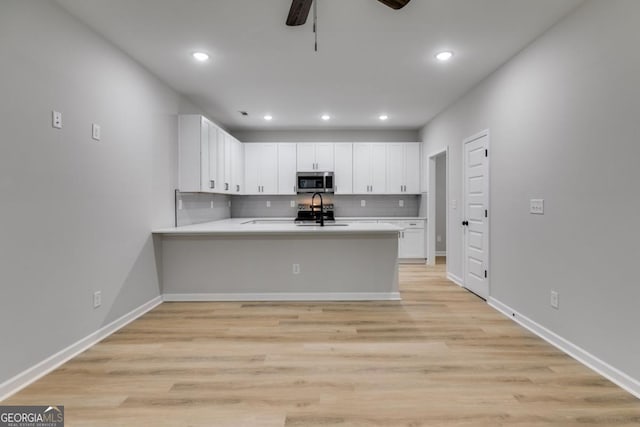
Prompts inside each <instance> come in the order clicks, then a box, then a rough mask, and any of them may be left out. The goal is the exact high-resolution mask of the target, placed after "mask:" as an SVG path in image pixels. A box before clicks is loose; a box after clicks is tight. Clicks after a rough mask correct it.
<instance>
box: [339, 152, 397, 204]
mask: <svg viewBox="0 0 640 427" xmlns="http://www.w3.org/2000/svg"><path fill="white" fill-rule="evenodd" d="M386 165H387V145H386V144H381V143H355V144H353V193H354V194H384V193H385V192H386V187H387V182H386V181H387V178H386ZM337 179H338V178H337V177H336V180H337Z"/></svg>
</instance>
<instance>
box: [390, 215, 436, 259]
mask: <svg viewBox="0 0 640 427" xmlns="http://www.w3.org/2000/svg"><path fill="white" fill-rule="evenodd" d="M380 222H387V223H389V224H393V225H395V226H397V227H400V228H402V231H400V232H399V233H398V258H400V259H419V260H423V259H425V258H426V256H425V253H426V252H425V244H424V232H425V226H424V225H425V224H424V220H415V221H380Z"/></svg>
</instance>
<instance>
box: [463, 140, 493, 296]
mask: <svg viewBox="0 0 640 427" xmlns="http://www.w3.org/2000/svg"><path fill="white" fill-rule="evenodd" d="M485 136H486V137H487V145H486V149H487V150H488V152H489V153H490V152H491V149H490V145H491V133H490V132H489V129H484V130H482V131H480V132H478V133H476V134H473V135H471V136H470V137H468V138H465V139H464V140H463V141H462V197H461V199H462V209H463V212H462V217H466V210H467V156H465V146H466V145H467V144H468V143H470V142H473V141H475V140H477V139H480V138H482V137H485ZM486 159H487V180H486V191H487V206H486V209H487V211H488V212H489V215H488V218H487V261H486V262H487V298H486V301H489V298H490V297H491V214H492V211H491V161H490V159H491V158H490V157H489V156H487V157H486ZM458 226H459V227H462V225H460V224H459V225H458ZM466 240H467V233H465V232H464V230H463V232H462V284H463V286H464V287H465V289H468V288H467V287H466V278H467V266H466V264H467V263H466V258H467V244H466ZM469 292H471V291H469ZM478 296H479V295H478Z"/></svg>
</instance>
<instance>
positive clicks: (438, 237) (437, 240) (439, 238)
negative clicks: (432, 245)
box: [436, 234, 442, 243]
mask: <svg viewBox="0 0 640 427" xmlns="http://www.w3.org/2000/svg"><path fill="white" fill-rule="evenodd" d="M436 242H438V243H440V242H442V236H441V235H439V234H438V236H437V237H436Z"/></svg>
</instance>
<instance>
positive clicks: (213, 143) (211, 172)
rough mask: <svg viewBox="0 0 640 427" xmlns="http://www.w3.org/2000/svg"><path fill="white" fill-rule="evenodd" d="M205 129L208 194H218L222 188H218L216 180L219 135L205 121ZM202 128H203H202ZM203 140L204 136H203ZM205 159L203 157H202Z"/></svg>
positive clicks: (211, 125) (211, 124) (218, 182)
mask: <svg viewBox="0 0 640 427" xmlns="http://www.w3.org/2000/svg"><path fill="white" fill-rule="evenodd" d="M206 122H207V123H206V127H207V137H206V138H207V145H208V147H209V148H208V150H207V156H206V157H207V159H206V162H207V164H208V177H207V188H208V190H207V191H209V192H216V193H217V192H220V191H221V189H222V187H221V186H220V181H219V179H218V146H219V135H218V128H217V127H216V125H214V124H213V123H211V122H209V121H206ZM203 128H204V126H203ZM203 139H204V136H203ZM203 157H205V156H203Z"/></svg>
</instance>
